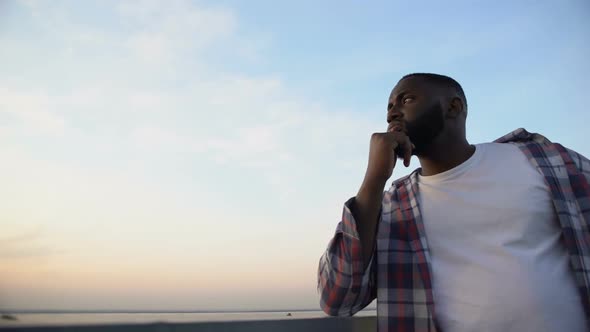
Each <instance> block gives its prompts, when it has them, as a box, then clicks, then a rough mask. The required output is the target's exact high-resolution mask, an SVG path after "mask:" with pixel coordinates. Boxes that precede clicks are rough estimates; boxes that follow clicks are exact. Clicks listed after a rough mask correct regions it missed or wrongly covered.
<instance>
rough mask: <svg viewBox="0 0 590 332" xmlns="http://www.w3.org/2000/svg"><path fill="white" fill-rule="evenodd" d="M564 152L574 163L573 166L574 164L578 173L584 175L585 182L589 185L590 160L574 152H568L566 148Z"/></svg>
mask: <svg viewBox="0 0 590 332" xmlns="http://www.w3.org/2000/svg"><path fill="white" fill-rule="evenodd" d="M566 150H567V152H568V154H569V155H570V157H571V158H572V160H573V161H574V164H576V168H577V169H578V171H580V172H581V173H582V174H584V177H585V178H586V182H587V183H588V184H590V160H588V158H586V157H584V156H583V155H581V154H579V153H577V152H576V151H574V150H570V149H568V148H566Z"/></svg>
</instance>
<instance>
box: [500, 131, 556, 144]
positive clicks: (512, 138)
mask: <svg viewBox="0 0 590 332" xmlns="http://www.w3.org/2000/svg"><path fill="white" fill-rule="evenodd" d="M494 143H537V144H542V145H547V144H551V141H550V140H549V139H547V137H545V136H543V135H541V134H539V133H532V132H529V131H528V130H526V129H524V128H518V129H516V130H513V131H511V132H509V133H508V134H506V135H504V136H502V137H500V138H498V139H496V140H495V141H494Z"/></svg>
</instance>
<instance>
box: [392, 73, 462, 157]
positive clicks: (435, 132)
mask: <svg viewBox="0 0 590 332" xmlns="http://www.w3.org/2000/svg"><path fill="white" fill-rule="evenodd" d="M466 117H467V99H466V98H465V93H464V92H463V88H461V85H459V83H457V81H455V80H454V79H452V78H450V77H447V76H443V75H438V74H423V73H419V74H410V75H406V76H404V77H403V78H402V79H401V80H400V81H399V82H398V83H397V85H396V86H395V87H394V88H393V91H392V92H391V95H390V96H389V102H388V104H387V122H388V123H389V124H390V127H392V126H393V125H394V124H396V123H399V124H401V125H402V127H404V128H405V130H406V131H407V133H408V136H409V138H410V140H411V141H412V143H413V144H414V145H415V146H416V148H415V150H414V154H417V155H420V154H421V153H423V152H424V151H426V150H428V147H429V146H430V145H431V144H432V143H433V142H434V141H435V140H437V139H441V138H442V137H444V138H445V139H448V138H453V139H456V138H463V139H464V138H465V119H466Z"/></svg>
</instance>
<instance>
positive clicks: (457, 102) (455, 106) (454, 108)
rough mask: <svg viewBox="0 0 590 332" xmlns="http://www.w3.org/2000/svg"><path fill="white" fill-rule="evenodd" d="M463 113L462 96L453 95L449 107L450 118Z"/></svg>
mask: <svg viewBox="0 0 590 332" xmlns="http://www.w3.org/2000/svg"><path fill="white" fill-rule="evenodd" d="M462 113H463V101H462V100H461V98H458V97H453V99H451V101H450V102H449V109H448V111H447V115H448V117H450V118H456V117H458V116H459V115H461V114H462Z"/></svg>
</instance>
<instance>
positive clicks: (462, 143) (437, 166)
mask: <svg viewBox="0 0 590 332" xmlns="http://www.w3.org/2000/svg"><path fill="white" fill-rule="evenodd" d="M473 153H475V146H473V145H470V144H469V142H467V140H466V139H464V138H463V139H458V140H454V141H449V140H440V141H438V142H437V141H435V142H433V144H432V145H431V146H429V147H428V149H427V150H426V151H424V153H421V154H420V155H418V159H419V160H420V166H421V167H422V172H421V174H422V175H424V176H429V175H435V174H439V173H442V172H445V171H448V170H450V169H452V168H454V167H456V166H459V165H461V164H462V163H463V162H465V161H466V160H467V159H469V158H470V157H471V156H472V155H473Z"/></svg>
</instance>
